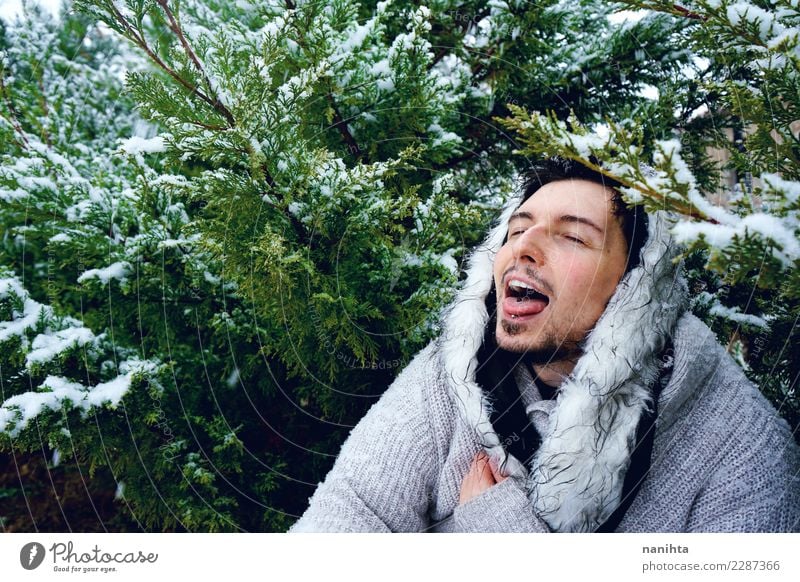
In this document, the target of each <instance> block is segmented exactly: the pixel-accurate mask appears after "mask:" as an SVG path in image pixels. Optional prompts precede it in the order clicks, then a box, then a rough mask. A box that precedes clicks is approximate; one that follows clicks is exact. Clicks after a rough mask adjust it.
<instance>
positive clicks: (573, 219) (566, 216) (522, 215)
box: [508, 210, 605, 234]
mask: <svg viewBox="0 0 800 582" xmlns="http://www.w3.org/2000/svg"><path fill="white" fill-rule="evenodd" d="M520 218H525V219H528V220H533V214H531V213H530V212H525V211H524V210H523V211H520V212H515V213H514V214H512V215H511V216H510V217H509V219H508V223H509V224H511V222H512V221H514V220H517V219H520ZM557 222H572V223H575V222H579V223H580V224H585V225H587V226H590V227H592V228H593V229H595V230H596V231H597V232H599V233H600V234H605V232H604V231H603V229H602V228H600V227H599V226H597V225H596V224H595V223H594V222H592V221H591V220H589V219H588V218H584V217H583V216H575V215H574V214H563V215H561V216H560V217H559V218H558V220H557Z"/></svg>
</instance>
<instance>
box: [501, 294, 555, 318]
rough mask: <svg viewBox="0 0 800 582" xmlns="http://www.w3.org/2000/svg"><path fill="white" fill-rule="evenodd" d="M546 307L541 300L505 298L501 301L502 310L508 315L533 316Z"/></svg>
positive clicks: (544, 302)
mask: <svg viewBox="0 0 800 582" xmlns="http://www.w3.org/2000/svg"><path fill="white" fill-rule="evenodd" d="M545 307H547V301H544V300H543V299H519V298H517V297H506V298H505V299H504V300H503V310H504V311H505V312H506V313H507V314H508V315H535V314H537V313H540V312H541V311H542V310H543V309H544V308H545Z"/></svg>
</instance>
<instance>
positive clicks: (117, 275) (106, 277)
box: [78, 261, 131, 285]
mask: <svg viewBox="0 0 800 582" xmlns="http://www.w3.org/2000/svg"><path fill="white" fill-rule="evenodd" d="M130 272H131V265H130V263H128V262H127V261H118V262H116V263H112V264H111V265H109V266H108V267H105V268H104V269H89V270H88V271H86V272H85V273H83V274H82V275H81V276H80V277H78V283H83V282H84V281H88V280H89V279H99V280H100V282H101V283H103V284H104V285H107V284H108V282H109V281H111V279H119V280H120V282H125V281H127V280H128V274H129V273H130Z"/></svg>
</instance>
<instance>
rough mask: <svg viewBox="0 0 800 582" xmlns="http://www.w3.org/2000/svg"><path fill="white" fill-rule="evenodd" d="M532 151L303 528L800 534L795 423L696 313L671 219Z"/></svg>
mask: <svg viewBox="0 0 800 582" xmlns="http://www.w3.org/2000/svg"><path fill="white" fill-rule="evenodd" d="M615 187H616V185H615V184H612V183H610V182H608V180H607V179H606V180H604V178H603V176H602V175H600V174H596V173H593V172H590V171H588V170H586V169H584V168H583V167H581V166H578V165H576V164H573V163H568V162H565V161H560V160H551V161H549V162H545V163H543V164H541V165H540V166H539V167H537V168H534V169H533V170H532V171H531V172H530V173H529V174H528V175H527V181H526V183H525V185H524V187H523V188H522V191H521V193H520V194H519V195H518V196H517V197H516V198H515V199H513V200H511V201H510V202H509V204H508V205H507V206H506V208H505V210H504V212H503V214H502V216H501V219H500V222H499V224H498V225H497V226H496V227H495V228H494V229H493V230H492V231H491V232H490V234H489V236H488V237H487V239H486V241H485V242H484V244H483V245H481V246H480V247H478V248H477V249H476V250H475V251H474V252H473V254H472V255H471V257H470V264H469V268H468V276H467V279H466V281H465V283H464V286H463V288H461V289H460V291H459V292H458V294H457V296H456V298H455V300H454V301H453V302H452V304H451V305H450V306H449V307H448V308H447V309H446V310H445V312H444V314H443V321H442V323H443V333H442V334H441V336H440V337H439V338H437V339H436V340H435V341H433V342H431V344H430V345H428V346H427V347H426V348H425V349H424V350H422V351H421V352H420V353H419V354H417V356H416V357H415V358H414V359H413V360H412V362H411V363H410V364H409V365H408V367H407V368H406V369H405V370H403V372H402V373H401V374H400V375H399V376H398V377H397V379H396V380H395V382H394V383H393V384H392V385H391V386H390V387H389V389H388V390H387V391H386V393H385V394H384V395H383V396H382V397H381V398H380V400H379V401H378V402H376V403H375V404H374V405H373V407H372V408H371V409H370V410H369V412H368V413H367V415H366V416H365V417H364V418H363V419H362V420H361V421H360V422H359V423H358V425H357V426H356V427H355V428H354V429H353V431H352V432H351V434H350V436H349V437H348V439H347V441H346V442H345V443H344V445H343V447H342V450H341V453H340V455H339V457H338V458H337V460H336V463H335V464H334V467H333V469H332V470H331V471H330V473H329V474H328V476H327V477H326V479H325V481H324V482H323V483H321V484H320V485H319V487H318V488H317V490H316V492H315V493H314V495H313V497H312V498H311V500H310V506H309V508H308V510H307V511H306V512H305V514H304V515H303V516H302V517H301V518H300V520H299V521H298V522H297V523H295V525H294V526H293V527H292V528H291V530H290V531H293V532H301V531H322V532H332V531H362V532H363V531H437V532H438V531H458V532H468V531H474V532H490V531H497V532H555V531H566V532H592V531H648V532H649V531H653V532H655V531H665V532H675V531H678V532H680V531H686V532H690V531H723V532H735V531H798V530H800V477H799V476H798V472H799V471H800V452H799V451H798V447H797V446H796V444H795V442H794V441H793V439H792V434H791V432H790V431H789V427H788V425H787V423H786V422H785V421H784V420H782V419H781V418H780V417H779V416H778V414H777V412H776V411H775V409H774V408H773V407H772V406H771V405H770V404H769V403H768V402H767V400H766V399H765V398H764V397H763V396H762V395H761V393H760V392H759V391H758V389H757V388H756V387H755V386H753V385H752V384H751V383H750V382H749V381H748V380H747V378H746V377H745V376H744V374H743V373H742V371H741V369H740V368H739V367H738V366H737V365H736V363H735V362H734V361H733V359H732V358H731V357H730V356H729V355H728V354H727V353H726V351H725V350H724V348H723V347H722V346H721V345H719V343H718V342H717V341H716V338H715V337H714V334H713V333H712V332H711V330H710V329H709V328H708V327H707V326H706V325H704V324H703V323H702V322H701V321H700V320H699V319H697V318H696V317H695V316H694V315H692V314H691V313H690V312H689V311H688V310H687V305H688V297H687V286H686V282H685V280H684V278H683V276H682V273H681V265H679V264H675V263H673V261H672V259H673V258H674V257H675V256H676V254H677V252H678V249H677V247H676V245H675V243H674V241H672V239H671V237H670V235H669V227H670V220H671V217H670V216H668V215H667V214H666V213H664V212H662V211H658V212H655V213H653V214H645V213H644V212H643V211H642V210H641V208H638V209H634V210H631V209H628V208H626V207H625V204H624V203H623V202H622V201H621V200H620V199H619V193H618V191H616V190H615V189H614V188H615Z"/></svg>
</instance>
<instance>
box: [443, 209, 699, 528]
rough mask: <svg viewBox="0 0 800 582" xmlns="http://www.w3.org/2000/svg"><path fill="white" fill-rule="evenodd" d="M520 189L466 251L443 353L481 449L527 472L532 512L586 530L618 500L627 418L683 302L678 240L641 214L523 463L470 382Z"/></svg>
mask: <svg viewBox="0 0 800 582" xmlns="http://www.w3.org/2000/svg"><path fill="white" fill-rule="evenodd" d="M520 199H521V198H520V195H517V196H514V197H513V198H512V199H511V200H509V202H508V204H507V205H506V207H505V208H504V210H503V213H502V214H501V216H500V218H499V219H498V222H497V224H496V226H495V227H494V228H493V229H492V230H491V232H490V233H489V235H488V237H487V238H486V240H485V242H484V243H483V244H482V245H481V246H479V247H477V248H476V249H475V251H474V252H473V253H472V255H471V256H470V261H469V266H468V269H467V279H466V281H465V283H464V286H463V287H462V288H461V289H460V290H459V292H458V293H457V294H456V297H455V299H454V300H453V302H452V303H451V304H450V306H448V308H447V309H446V310H445V312H444V313H443V333H442V336H441V338H440V348H441V353H442V363H443V365H444V368H445V372H446V375H447V380H448V383H449V385H450V389H451V393H452V395H453V397H454V400H455V401H456V402H457V405H458V407H459V409H460V411H461V414H462V415H463V418H464V420H465V421H466V422H468V423H469V425H470V426H473V427H474V428H475V431H476V433H477V436H478V439H479V442H480V443H481V444H482V445H483V447H484V449H485V450H486V452H487V454H489V456H490V457H492V458H494V459H495V460H497V461H498V462H500V461H502V460H504V459H506V468H507V469H506V472H507V473H508V474H514V475H518V476H524V475H527V480H528V481H527V482H528V490H529V496H530V497H531V499H532V501H533V506H534V508H535V510H536V511H537V514H539V516H540V517H541V518H542V519H544V520H545V521H547V523H548V524H549V525H550V527H551V528H553V530H555V531H569V532H585V531H593V530H594V529H595V528H596V527H597V526H598V525H600V524H601V523H602V522H603V521H604V520H605V519H606V518H607V517H608V516H609V515H610V514H611V513H612V512H613V511H614V509H615V508H616V507H617V505H618V504H619V501H620V498H621V493H622V485H623V481H624V478H625V473H626V471H627V468H628V465H629V463H630V454H631V449H632V446H633V444H634V442H635V437H636V428H637V426H638V423H639V419H640V417H641V415H642V412H643V411H644V410H645V409H646V408H647V407H648V406H649V405H650V403H651V402H650V400H651V398H650V387H651V386H652V384H653V382H654V381H655V379H656V378H657V376H658V373H659V371H660V368H661V362H660V360H659V355H660V353H661V351H662V350H663V348H664V346H665V343H666V341H667V339H668V338H669V337H670V336H671V335H672V333H673V331H674V328H675V324H676V322H677V320H678V318H679V317H680V315H681V314H682V313H683V312H684V311H685V310H686V307H687V303H688V299H687V286H686V281H685V280H684V278H683V277H682V275H681V269H680V266H678V265H675V264H674V263H673V262H672V259H673V258H674V257H675V255H676V254H677V252H678V250H679V248H678V246H677V245H676V244H675V243H674V241H673V240H672V238H671V237H670V234H669V227H670V226H671V222H672V220H673V218H672V217H671V215H669V214H667V213H665V212H663V211H657V212H655V213H651V214H648V219H649V225H648V239H647V242H646V243H645V245H644V247H643V248H642V251H641V255H640V264H639V265H638V266H637V267H636V268H634V269H632V270H631V271H630V272H629V273H627V274H626V275H625V277H623V279H622V281H620V283H619V285H618V286H617V289H616V291H615V293H614V295H613V296H612V297H611V299H610V301H609V303H608V305H607V306H606V309H605V311H604V313H603V315H602V316H601V317H600V318H599V319H598V321H597V323H596V325H595V327H594V328H593V329H592V331H591V332H590V333H589V334H588V335H587V337H586V339H585V341H584V343H583V348H584V354H583V356H581V358H580V359H579V360H578V362H577V364H576V366H575V369H574V370H573V372H572V374H571V375H570V376H569V377H568V378H567V379H566V380H565V382H564V383H563V384H562V386H561V389H560V390H559V394H558V400H557V405H556V407H555V408H554V410H553V413H552V415H551V417H550V427H551V433H550V434H549V435H544V436H543V439H542V444H541V446H540V448H539V450H538V451H537V453H536V455H535V456H534V458H533V460H532V462H531V471H530V473H528V472H527V471H526V469H525V467H524V466H523V465H522V464H521V463H520V462H519V461H518V460H517V459H515V458H514V457H513V456H511V455H508V457H507V458H506V453H505V451H504V449H503V447H502V445H501V444H500V440H499V438H498V436H497V433H496V432H495V431H494V429H493V427H492V425H491V423H490V420H489V418H490V413H491V404H490V402H489V401H488V400H487V398H486V395H485V394H484V392H483V390H482V389H481V387H480V386H479V385H478V384H477V383H476V382H475V372H476V368H477V365H478V362H477V352H478V350H479V348H480V347H481V344H482V342H483V338H484V333H485V330H486V325H487V323H488V321H489V314H488V313H487V311H486V304H485V300H486V296H487V295H488V293H489V291H490V289H491V287H492V281H493V276H494V275H493V264H494V258H495V256H496V255H497V252H498V251H499V249H500V247H501V246H502V244H503V241H504V240H505V236H506V225H507V222H508V218H509V216H510V215H511V213H512V212H513V211H514V210H515V209H516V208H517V206H518V205H519V203H520Z"/></svg>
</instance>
